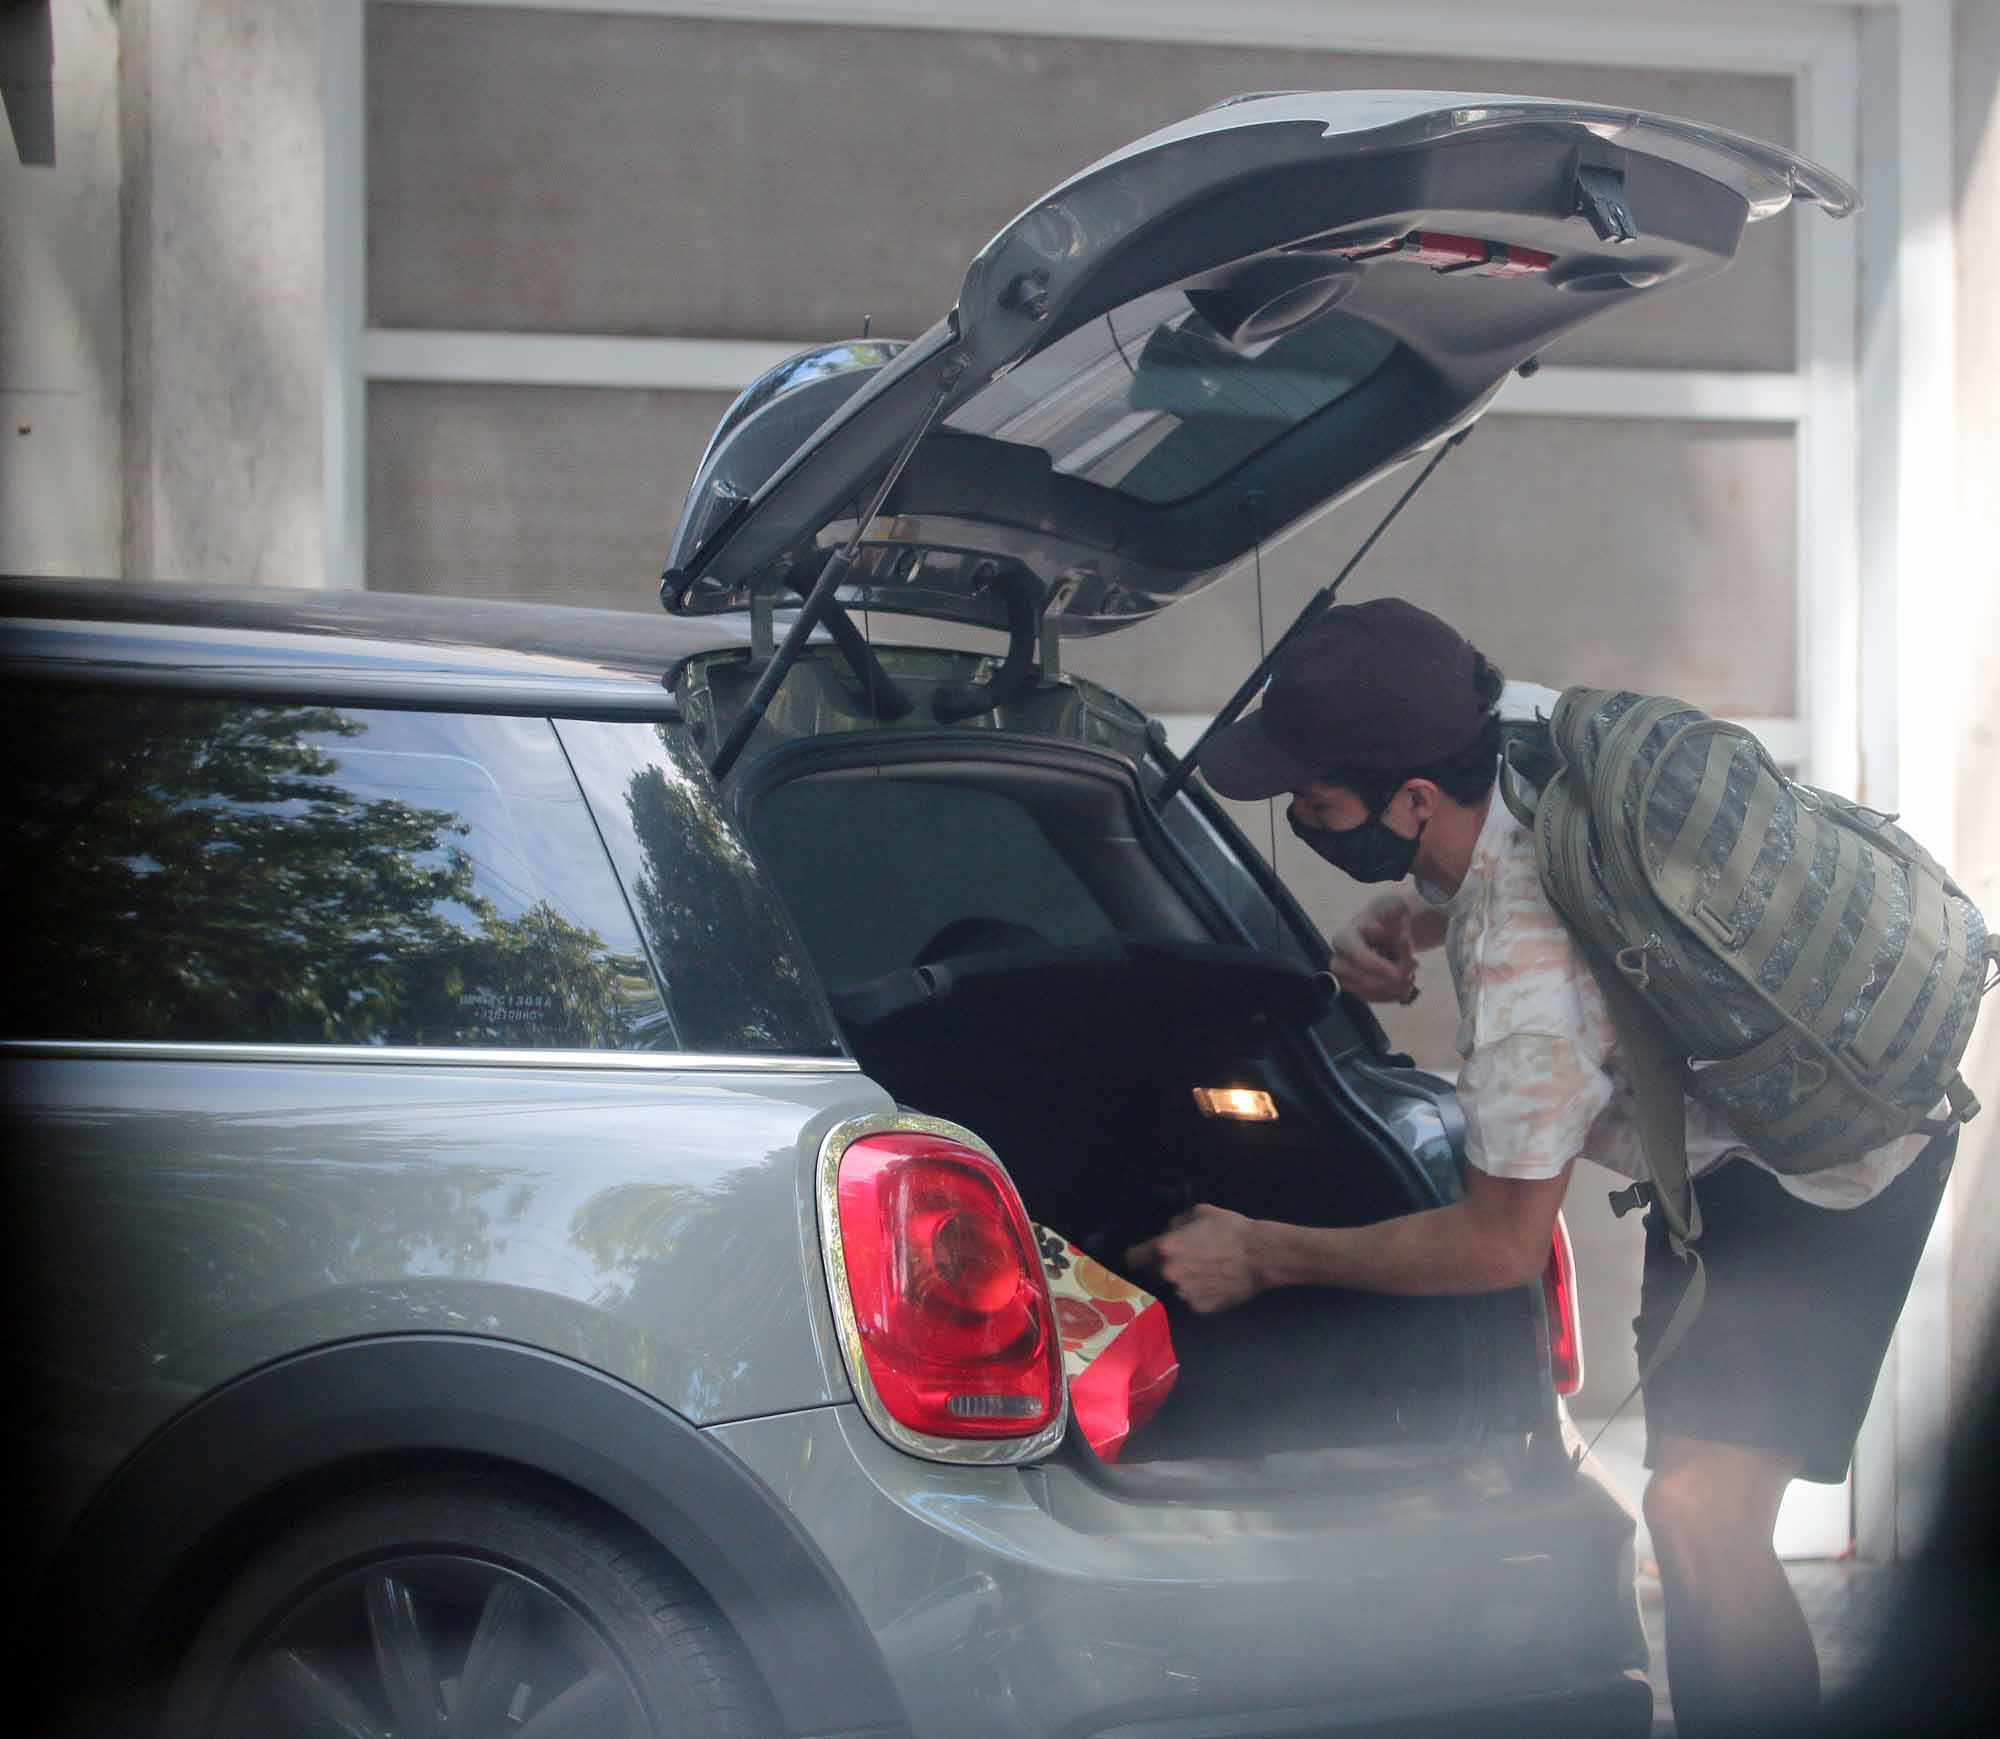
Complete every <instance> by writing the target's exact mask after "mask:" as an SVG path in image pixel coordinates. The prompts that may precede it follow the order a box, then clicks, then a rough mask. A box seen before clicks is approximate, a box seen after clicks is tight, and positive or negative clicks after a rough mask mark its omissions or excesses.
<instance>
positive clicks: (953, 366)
mask: <svg viewBox="0 0 2000 1739" xmlns="http://www.w3.org/2000/svg"><path fill="white" fill-rule="evenodd" d="M964 373H965V358H964V357H963V356H955V357H953V358H952V360H951V361H950V362H948V363H946V364H945V367H944V373H943V374H942V375H941V376H940V377H939V379H938V389H937V395H936V397H934V398H933V399H932V400H931V406H930V409H929V410H927V411H926V412H924V415H923V418H922V420H921V421H920V422H919V423H918V424H917V426H916V427H915V428H914V429H912V430H911V431H910V438H909V439H908V440H907V441H905V442H904V443H903V450H902V451H901V452H900V453H898V454H897V455H896V458H895V462H894V463H893V464H892V465H890V467H889V470H888V473H887V475H885V476H884V477H883V479H882V483H881V487H880V488H878V489H877V490H876V491H875V498H874V500H872V501H871V502H869V504H868V506H867V509H866V510H865V511H864V512H863V513H862V514H861V516H860V517H859V518H858V519H856V520H855V522H854V535H853V536H852V537H850V538H849V539H848V540H847V542H846V544H845V546H843V547H842V548H840V549H838V550H836V551H834V553H833V554H832V555H830V556H829V557H827V561H826V566H825V567H823V568H821V569H820V571H819V578H818V579H817V580H815V581H814V582H813V589H812V590H811V591H810V592H808V593H807V594H806V601H805V603H804V604H802V605H801V606H800V607H799V613H798V617H797V619H796V620H794V621H793V623H792V625H791V627H790V628H789V629H788V630H787V631H786V634H785V638H784V643H783V644H782V645H780V646H779V648H778V650H777V653H776V655H775V656H774V657H773V658H772V660H771V662H770V663H769V664H767V665H765V666H764V669H763V671H762V672H761V673H760V674H759V676H758V678H757V686H756V687H755V688H753V689H751V691H750V698H749V699H748V700H747V701H745V702H744V703H743V710H742V712H740V713H738V714H737V715H736V722H735V723H734V724H732V725H731V726H730V727H729V735H728V736H727V737H725V738H723V741H722V747H721V748H719V749H717V750H716V751H715V759H714V761H713V762H712V763H710V765H709V769H708V770H709V772H710V773H711V774H712V775H713V776H714V777H715V779H716V780H717V781H718V782H720V781H721V780H723V779H725V778H727V777H728V775H729V769H730V768H731V767H733V766H735V765H736V758H737V757H738V756H739V755H741V754H742V753H743V746H744V744H746V743H747V742H749V741H750V736H751V733H752V732H753V731H755V730H756V728H757V726H758V723H759V721H761V720H762V718H763V717H764V713H765V710H766V709H767V708H768V707H769V706H770V704H771V697H772V696H773V695H774V694H776V693H777V692H778V689H779V687H780V685H782V684H783V682H784V680H785V678H786V677H787V676H788V675H790V674H791V669H792V666H793V665H794V664H796V663H798V661H799V658H800V655H801V654H802V653H804V651H805V649H806V642H807V641H808V640H809V639H811V638H812V631H813V630H814V629H815V628H816V627H818V626H819V622H820V618H821V617H822V616H824V615H825V614H826V611H827V606H828V605H829V604H830V603H832V602H833V595H834V593H835V592H837V591H839V589H840V583H841V581H843V580H844V579H846V578H847V574H848V570H849V569H850V568H852V567H853V566H854V558H855V557H856V556H857V555H859V554H860V553H861V539H862V537H863V536H864V535H865V534H866V533H867V530H868V528H869V526H871V525H873V524H874V523H875V516H876V515H877V514H878V513H880V512H881V511H882V504H883V503H884V502H885V501H887V500H888V499H889V491H890V490H892V489H894V488H895V487H896V483H897V480H898V479H899V478H901V476H902V475H903V467H904V466H905V465H907V464H909V462H910V455H911V454H912V453H914V452H915V451H916V450H917V443H918V442H920V441H921V440H922V439H923V438H924V437H925V436H926V435H928V434H929V433H930V432H931V428H932V425H933V424H935V423H936V422H937V420H938V418H939V417H940V416H941V415H942V414H943V412H944V407H945V404H946V402H947V401H948V400H949V399H950V398H951V394H952V389H953V388H954V387H955V386H957V385H958V382H959V378H960V376H962V375H963V374H964ZM851 626H852V625H851V624H850V627H851Z"/></svg>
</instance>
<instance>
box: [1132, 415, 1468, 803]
mask: <svg viewBox="0 0 2000 1739" xmlns="http://www.w3.org/2000/svg"><path fill="white" fill-rule="evenodd" d="M1473 426H1474V425H1472V424H1470V423H1468V424H1466V426H1465V427H1464V428H1462V429H1460V430H1459V431H1458V433H1457V434H1455V435H1453V436H1452V437H1451V439H1450V440H1448V441H1446V442H1445V444H1444V445H1443V446H1442V447H1440V448H1438V450H1437V451H1436V452H1435V453H1433V454H1432V455H1431V458H1430V463H1429V464H1428V465H1426V466H1425V467H1424V468H1423V469H1422V470H1421V471H1419V472H1418V473H1417V478H1416V481H1415V482H1414V483H1412V484H1411V485H1410V486H1409V488H1407V489H1405V490H1404V491H1403V493H1402V494H1401V495H1399V496H1397V497H1396V504H1395V506H1393V507H1392V508H1390V509H1389V511H1388V512H1387V513H1385V514H1383V515H1382V518H1381V521H1380V522H1379V523H1378V524H1377V525H1376V527H1375V529H1374V530H1373V531H1371V532H1370V533H1369V534H1368V536H1367V538H1366V539H1365V540H1364V541H1363V542H1362V545H1361V547H1360V548H1359V549H1358V550H1356V551H1355V552H1354V554H1353V555H1352V556H1350V557H1349V558H1348V562H1347V566H1346V567H1344V568H1342V569H1341V570H1340V572H1339V573H1337V574H1335V575H1334V576H1333V578H1332V579H1331V580H1329V581H1328V582H1327V583H1326V584H1325V585H1324V586H1322V587H1320V589H1319V590H1318V591H1317V592H1315V593H1313V595H1312V596H1311V597H1310V598H1308V599H1307V600H1306V607H1305V608H1304V609H1303V610H1301V611H1300V612H1299V613H1298V615H1297V616H1295V617H1294V618H1293V619H1292V625H1291V626H1290V627H1289V628H1287V629H1286V630H1285V631H1284V633H1282V634H1280V635H1279V636H1278V643H1277V645H1275V646H1273V647H1272V648H1271V650H1270V651H1269V652H1267V653H1265V654H1264V656H1263V657H1262V658H1260V659H1259V660H1258V661H1257V667H1256V669H1254V670H1252V671H1251V672H1250V674H1249V675H1248V676H1246V677H1245V678H1244V679H1243V683H1242V686H1241V687H1240V688H1238V689H1237V691H1236V692H1235V693H1234V694H1232V695H1231V696H1230V697H1229V704H1228V705H1226V706H1225V707H1224V708H1223V709H1222V711H1220V712H1219V713H1217V714H1216V715H1215V717H1214V718H1212V719H1210V720H1209V722H1208V727H1207V729H1205V730H1204V731H1203V732H1202V733H1201V735H1200V736H1199V737H1197V738H1196V739H1195V742H1194V746H1193V747H1192V748H1191V749H1189V750H1188V752H1187V753H1186V754H1185V755H1183V756H1182V757H1181V758H1180V762H1179V764H1178V765H1177V766H1175V767H1174V768H1173V769H1172V770H1171V771H1170V772H1169V773H1168V774H1167V777H1166V780H1165V782H1164V783H1163V784H1162V785H1161V786H1160V789H1159V791H1158V793H1157V795H1156V797H1155V799H1154V803H1155V807H1157V808H1160V809H1164V808H1165V807H1166V806H1167V805H1168V804H1169V803H1170V802H1172V801H1173V798H1174V794H1175V793H1176V792H1177V791H1179V790H1180V788H1181V787H1182V786H1183V785H1185V784H1186V783H1187V782H1188V780H1189V779H1190V778H1192V777H1193V776H1194V769H1195V762H1196V761H1197V759H1198V758H1199V757H1200V755H1201V752H1202V750H1203V749H1204V748H1206V747H1207V746H1208V739H1209V738H1210V737H1212V736H1214V735H1215V734H1216V732H1218V731H1224V730H1227V729H1228V728H1229V727H1230V726H1231V725H1233V724H1234V723H1235V722H1236V721H1237V719H1238V718H1239V717H1240V716H1241V715H1242V712H1243V709H1244V708H1245V707H1247V706H1248V705H1249V704H1250V703H1251V701H1253V700H1255V699H1256V698H1257V691H1258V690H1259V689H1261V688H1262V687H1263V686H1264V679H1265V677H1267V676H1269V675H1270V673H1271V671H1272V669H1273V667H1274V666H1275V665H1276V664H1277V662H1278V660H1279V659H1280V658H1281V657H1282V656H1283V655H1284V651H1285V648H1286V647H1287V646H1289V645H1291V643H1292V642H1293V641H1294V640H1296V639H1297V638H1298V637H1299V635H1301V634H1303V633H1304V632H1305V631H1306V630H1307V629H1308V628H1310V627H1311V626H1312V625H1313V624H1314V623H1315V622H1317V621H1318V620H1319V619H1320V618H1321V617H1322V616H1324V615H1325V614H1326V613H1327V611H1328V610H1330V609H1332V608H1333V599H1334V594H1335V593H1336V592H1338V591H1339V590H1340V588H1341V585H1342V583H1343V582H1344V581H1345V580H1346V578H1347V576H1348V575H1349V574H1351V573H1353V572H1354V570H1355V569H1356V568H1358V567H1359V566H1360V565H1361V562H1362V558H1363V557H1364V556H1366V555H1367V554H1368V552H1369V551H1370V550H1371V549H1373V548H1374V547H1375V545H1376V542H1377V540H1378V539H1380V537H1381V536H1382V534H1383V533H1384V532H1385V531H1387V530H1388V529H1389V527H1390V525H1391V524H1393V523H1394V521H1395V518H1396V515H1397V514H1399V513H1401V512H1402V511H1403V509H1404V508H1405V507H1407V506H1408V505H1409V504H1410V497H1411V496H1413V495H1415V494H1416V492H1417V491H1418V490H1419V489H1421V488H1423V486H1424V485H1425V484H1426V483H1428V482H1429V481H1430V477H1431V473H1432V472H1433V471H1435V470H1436V469H1437V468H1438V467H1439V466H1440V465H1442V464H1443V463H1444V456H1445V455H1446V454H1447V453H1449V452H1450V451H1451V450H1452V449H1453V448H1454V447H1456V446H1458V445H1459V444H1460V443H1461V442H1462V441H1463V440H1464V439H1465V437H1466V436H1467V435H1469V434H1471V433H1472V430H1473Z"/></svg>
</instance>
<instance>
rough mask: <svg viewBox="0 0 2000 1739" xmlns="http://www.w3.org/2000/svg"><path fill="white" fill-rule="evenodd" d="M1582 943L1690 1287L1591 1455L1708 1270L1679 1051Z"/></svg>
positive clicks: (1658, 1358)
mask: <svg viewBox="0 0 2000 1739" xmlns="http://www.w3.org/2000/svg"><path fill="white" fill-rule="evenodd" d="M1577 948H1578V951H1579V952H1580V953H1582V954H1583V956H1584V958H1585V959H1587V960H1588V961H1589V962H1590V969H1591V971H1592V972H1593V973H1594V974H1595V975H1596V978H1597V983H1598V987H1599V988H1600V989H1601V990H1602V991H1603V992H1604V1003H1605V1007H1606V1009H1607V1010H1608V1011H1609V1013H1610V1015H1611V1025H1612V1027H1613V1029H1614V1030H1615V1031H1616V1032H1617V1034H1618V1042H1619V1044H1620V1045H1621V1046H1622V1047H1623V1048H1624V1052H1625V1067H1626V1070H1627V1072H1628V1074H1629V1075H1630V1077H1631V1084H1632V1103H1633V1109H1634V1110H1635V1111H1636V1112H1637V1114H1638V1122H1639V1145H1640V1147H1641V1149H1642V1150H1643V1151H1644V1153H1645V1155H1646V1172H1647V1175H1648V1177H1649V1178H1650V1180H1651V1183H1652V1199H1653V1205H1654V1207H1655V1208H1657V1209H1658V1210H1659V1213H1660V1217H1661V1218H1662V1219H1663V1220H1665V1221H1666V1225H1667V1244H1668V1247H1669V1248H1670V1249H1671V1250H1672V1251H1673V1253H1674V1254H1675V1255H1676V1256H1678V1257H1679V1258H1680V1259H1681V1260H1682V1261H1683V1262H1685V1263H1687V1264H1688V1265H1689V1268H1690V1272H1689V1274H1688V1283H1687V1289H1686V1290H1685V1291H1684V1292H1683V1293H1682V1294H1681V1298H1680V1302H1679V1303H1678V1304H1677V1305H1675V1306H1674V1313H1673V1315H1672V1316H1671V1317H1669V1318H1668V1319H1667V1326H1666V1328H1665V1329H1664V1330H1662V1331H1661V1334H1660V1338H1659V1342H1658V1344H1657V1345H1655V1346H1654V1348H1653V1355H1652V1357H1651V1358H1649V1359H1648V1360H1647V1361H1646V1367H1645V1369H1644V1370H1642V1371H1641V1372H1640V1373H1639V1380H1638V1382H1636V1383H1634V1384H1633V1385H1632V1388H1631V1390H1630V1391H1629V1392H1628V1393H1627V1394H1626V1396H1625V1399H1624V1400H1622V1401H1620V1402H1619V1403H1618V1405H1617V1406H1616V1407H1614V1408H1613V1409H1612V1410H1611V1414H1610V1417H1609V1418H1607V1419H1606V1420H1605V1421H1604V1423H1603V1424H1602V1425H1600V1426H1599V1427H1598V1428H1597V1435H1596V1436H1595V1437H1593V1438H1592V1439H1591V1440H1590V1442H1589V1444H1588V1445H1586V1446H1585V1449H1584V1454H1586V1455H1588V1454H1589V1453H1590V1451H1591V1450H1593V1449H1595V1448H1596V1447H1597V1445H1598V1441H1599V1439H1601V1438H1602V1437H1603V1436H1604V1433H1605V1432H1606V1431H1607V1430H1609V1429H1610V1426H1611V1421H1612V1420H1613V1419H1616V1418H1617V1417H1618V1416H1619V1414H1621V1413H1623V1412H1624V1411H1625V1409H1626V1408H1627V1407H1629V1406H1631V1405H1632V1403H1633V1401H1634V1400H1635V1399H1636V1398H1637V1397H1638V1395H1639V1393H1640V1391H1641V1390H1642V1389H1644V1388H1645V1386H1646V1385H1647V1384H1648V1383H1650V1382H1651V1381H1652V1380H1653V1373H1654V1372H1655V1371H1657V1370H1658V1369H1659V1368H1660V1367H1661V1366H1662V1365H1663V1364H1665V1363H1666V1362H1667V1360H1668V1359H1669V1358H1671V1357H1672V1356H1673V1354H1674V1352H1675V1351H1676V1350H1677V1349H1678V1348H1679V1346H1680V1344H1681V1342H1682V1341H1683V1340H1685V1339H1686V1338H1687V1332H1688V1330H1689V1329H1690V1328H1692V1327H1693V1326H1694V1320H1695V1318H1696V1317H1697V1316H1699V1315H1700V1314H1701V1305H1702V1300H1703V1298H1704V1297H1705V1296H1706V1295H1707V1292H1708V1272H1707V1270H1706V1269H1705V1268H1704V1267H1703V1266H1702V1261H1701V1253H1700V1251H1698V1250H1696V1249H1695V1247H1694V1245H1695V1241H1696V1240H1697V1239H1698V1238H1700V1236H1701V1204H1700V1203H1699V1202H1697V1201H1696V1200H1695V1195H1694V1179H1693V1178H1691V1177H1690V1176H1689V1175H1688V1157H1687V1090H1686V1088H1685V1087H1684V1086H1683V1085H1682V1080H1681V1059H1680V1054H1679V1052H1678V1051H1677V1050H1676V1048H1675V1046H1674V1043H1673V1040H1672V1039H1671V1038H1670V1037H1669V1036H1668V1033H1667V1029H1666V1028H1665V1027H1664V1026H1663V1025H1662V1024H1661V1023H1660V1020H1659V1017H1658V1016H1656V1015H1655V1014H1654V1013H1653V1011H1652V1010H1651V1009H1649V1008H1647V1006H1646V1005H1645V1004H1644V1003H1643V1002H1641V1001H1640V1000H1639V994H1638V992H1637V991H1635V990H1634V989H1633V988H1632V986H1631V985H1630V984H1629V983H1628V982H1627V981H1626V979H1625V976H1624V974H1623V973H1622V972H1620V971H1619V970H1618V969H1617V968H1616V967H1614V966H1612V965H1610V964H1609V963H1607V962H1606V961H1605V960H1604V959H1603V958H1602V957H1600V956H1599V954H1598V953H1597V951H1596V950H1595V949H1594V948H1591V947H1589V946H1587V945H1586V944H1585V943H1584V942H1583V940H1582V939H1581V938H1580V937H1579V938H1578V939H1577ZM1623 1193H1624V1192H1622V1191H1621V1192H1620V1194H1623ZM1616 1199H1617V1198H1616V1197H1614V1198H1613V1200H1614V1201H1616Z"/></svg>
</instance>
